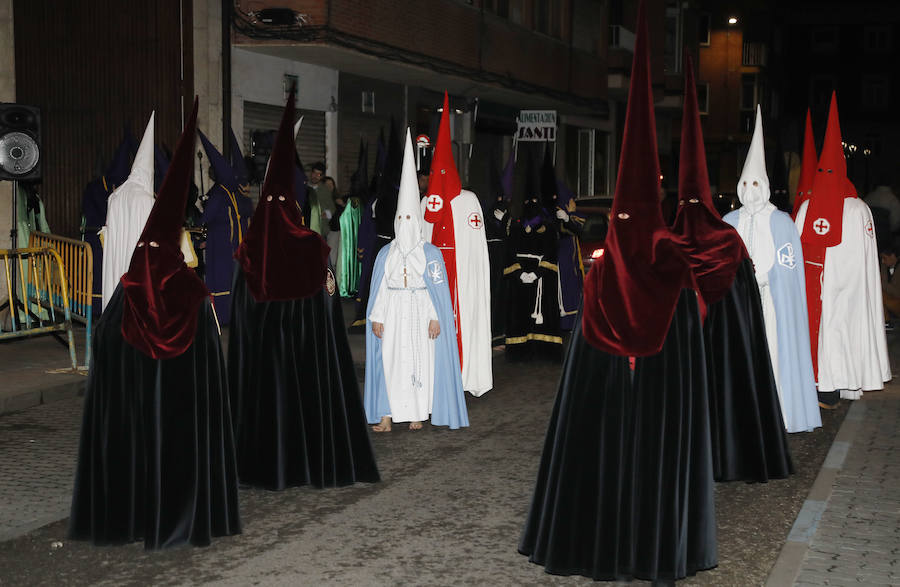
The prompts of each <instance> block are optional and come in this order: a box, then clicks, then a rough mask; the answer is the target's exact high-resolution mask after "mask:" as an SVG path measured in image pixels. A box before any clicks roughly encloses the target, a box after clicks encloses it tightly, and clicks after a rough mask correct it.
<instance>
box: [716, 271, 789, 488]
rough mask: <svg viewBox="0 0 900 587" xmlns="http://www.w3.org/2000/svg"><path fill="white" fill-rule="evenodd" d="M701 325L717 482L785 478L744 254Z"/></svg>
mask: <svg viewBox="0 0 900 587" xmlns="http://www.w3.org/2000/svg"><path fill="white" fill-rule="evenodd" d="M703 329H704V334H705V339H706V353H707V355H706V356H707V366H708V369H709V390H710V394H709V406H710V418H709V419H710V427H711V429H712V454H713V473H714V475H715V479H716V481H733V480H738V479H741V480H745V481H761V482H764V481H768V480H769V479H783V478H785V477H787V476H788V475H790V474H792V473H793V472H794V465H793V462H792V461H791V454H790V449H789V447H788V443H787V433H786V432H785V429H784V421H783V418H782V415H781V404H780V402H779V400H778V390H777V388H776V384H775V375H774V373H773V372H772V362H771V359H770V357H769V347H768V342H767V340H766V325H765V323H764V322H763V313H762V302H761V301H760V297H759V287H758V286H757V284H756V276H755V274H754V271H753V262H752V261H751V260H750V259H749V258H748V259H745V260H744V261H743V263H741V265H740V267H739V268H738V272H737V274H736V275H735V278H734V283H732V285H731V289H729V290H728V293H727V294H725V297H723V298H722V299H721V300H719V301H718V302H716V303H714V304H711V305H710V306H709V312H708V315H707V317H706V323H705V324H704V326H703Z"/></svg>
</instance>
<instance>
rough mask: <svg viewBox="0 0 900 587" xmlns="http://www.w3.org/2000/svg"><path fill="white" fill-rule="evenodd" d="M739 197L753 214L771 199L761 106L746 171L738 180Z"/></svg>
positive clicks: (742, 203) (757, 113)
mask: <svg viewBox="0 0 900 587" xmlns="http://www.w3.org/2000/svg"><path fill="white" fill-rule="evenodd" d="M737 195H738V199H740V201H741V205H743V206H744V207H746V208H747V210H748V211H749V212H750V213H751V214H755V213H757V212H759V211H760V210H762V209H763V208H764V207H765V206H766V204H768V203H769V198H770V197H771V191H770V190H769V176H768V174H767V173H766V153H765V150H764V148H763V129H762V112H761V111H760V107H759V105H757V106H756V129H755V130H754V131H753V140H751V141H750V150H749V151H748V152H747V159H746V160H745V161H744V169H743V171H742V172H741V178H740V179H739V180H738V185H737Z"/></svg>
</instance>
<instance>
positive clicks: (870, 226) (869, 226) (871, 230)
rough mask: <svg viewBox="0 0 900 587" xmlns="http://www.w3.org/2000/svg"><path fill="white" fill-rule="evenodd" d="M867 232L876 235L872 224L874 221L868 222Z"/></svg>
mask: <svg viewBox="0 0 900 587" xmlns="http://www.w3.org/2000/svg"><path fill="white" fill-rule="evenodd" d="M866 234H868V235H869V236H871V237H873V238H874V236H875V228H874V227H873V226H872V221H871V220H870V221H868V222H866Z"/></svg>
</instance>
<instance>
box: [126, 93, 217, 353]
mask: <svg viewBox="0 0 900 587" xmlns="http://www.w3.org/2000/svg"><path fill="white" fill-rule="evenodd" d="M197 105H198V100H197V98H196V97H195V98H194V108H193V110H192V111H191V115H190V117H189V118H188V121H187V124H186V125H185V127H184V131H183V132H182V133H181V138H179V139H178V146H177V147H176V148H175V153H174V155H173V156H172V164H171V165H170V166H169V171H168V173H166V177H165V180H164V181H163V185H162V187H161V188H160V190H159V196H158V197H157V198H156V202H155V203H154V204H153V209H152V210H151V211H150V217H149V218H147V223H146V224H145V225H144V231H143V232H142V233H141V236H140V239H138V243H137V247H136V248H135V250H134V254H133V255H132V257H131V265H130V266H129V268H128V272H127V273H126V274H125V275H123V276H122V280H121V281H122V288H123V290H124V298H125V299H124V303H123V309H122V336H123V337H124V338H125V340H126V341H127V342H128V343H129V344H131V346H133V347H135V348H136V349H138V350H139V351H141V352H142V353H144V354H145V355H147V356H150V357H152V358H154V359H169V358H172V357H177V356H178V355H180V354H182V353H183V352H184V351H186V350H187V349H188V347H190V346H191V344H192V343H193V341H194V335H195V333H196V331H197V315H198V309H199V307H200V304H201V303H202V302H203V299H204V298H206V297H208V296H209V291H208V290H207V289H206V286H205V285H204V284H203V282H202V281H201V280H200V278H199V277H197V274H196V273H194V271H192V270H191V269H188V267H187V265H185V264H184V255H182V253H181V234H182V231H183V225H184V211H185V206H186V204H187V197H188V188H189V186H190V183H191V177H192V175H193V163H194V144H195V141H196V138H197V137H196V131H197Z"/></svg>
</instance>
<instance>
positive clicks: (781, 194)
mask: <svg viewBox="0 0 900 587" xmlns="http://www.w3.org/2000/svg"><path fill="white" fill-rule="evenodd" d="M770 169H771V171H769V189H770V190H771V192H772V196H771V197H770V198H769V201H771V202H772V204H774V205H775V207H776V208H778V209H779V210H785V211H787V212H790V210H791V208H790V206H791V202H790V196H789V195H788V192H789V191H790V189H789V188H788V170H787V163H786V162H785V160H784V144H783V143H782V142H781V133H778V140H776V141H775V153H774V156H773V157H772V165H771V167H770Z"/></svg>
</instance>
